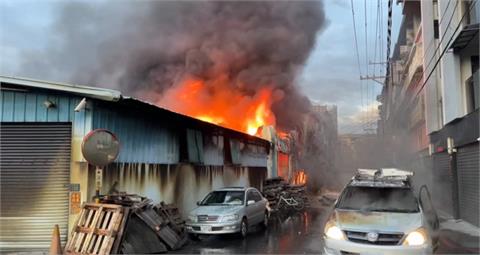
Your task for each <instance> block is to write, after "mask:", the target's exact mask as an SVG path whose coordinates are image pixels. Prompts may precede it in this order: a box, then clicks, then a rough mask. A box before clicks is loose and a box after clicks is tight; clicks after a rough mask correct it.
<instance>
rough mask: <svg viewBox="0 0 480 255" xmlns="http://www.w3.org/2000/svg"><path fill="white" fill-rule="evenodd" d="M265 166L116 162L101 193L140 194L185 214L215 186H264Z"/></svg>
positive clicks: (108, 170)
mask: <svg viewBox="0 0 480 255" xmlns="http://www.w3.org/2000/svg"><path fill="white" fill-rule="evenodd" d="M88 176H89V177H88V178H89V181H88V183H89V187H88V198H89V199H90V198H92V197H93V196H94V194H95V168H94V167H92V166H90V167H89V174H88ZM266 176H267V168H266V167H237V166H194V165H191V164H175V165H164V164H139V163H114V164H110V165H109V166H107V167H106V168H105V169H104V172H103V186H102V190H101V194H106V193H108V192H109V190H110V189H111V188H112V187H113V186H114V184H115V183H116V185H115V189H116V190H117V191H122V192H127V193H129V194H138V195H141V196H146V197H148V198H150V199H152V200H153V201H154V202H155V203H158V202H160V201H164V202H166V203H175V204H176V205H177V206H178V207H179V208H180V211H181V212H182V213H183V215H184V216H185V215H186V214H187V213H188V211H190V210H191V209H193V208H194V207H195V206H196V205H195V203H196V202H197V201H199V200H201V199H202V198H203V197H204V196H205V195H206V194H207V193H208V192H210V191H212V190H213V189H217V188H222V187H227V186H252V187H256V188H258V189H261V185H262V182H263V180H264V179H265V178H266Z"/></svg>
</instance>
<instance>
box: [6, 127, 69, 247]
mask: <svg viewBox="0 0 480 255" xmlns="http://www.w3.org/2000/svg"><path fill="white" fill-rule="evenodd" d="M70 148H71V125H70V124H65V123H53V124H47V123H45V124H35V123H5V122H2V123H1V126H0V180H1V181H0V182H1V183H0V184H1V195H0V196H1V202H2V204H1V209H0V251H36V250H48V248H49V245H50V241H51V238H52V237H51V235H52V231H53V226H54V225H55V224H58V225H59V227H60V234H61V240H62V243H63V244H65V241H66V236H67V225H68V207H69V204H68V203H69V197H68V194H69V193H68V192H69V190H68V184H69V183H70Z"/></svg>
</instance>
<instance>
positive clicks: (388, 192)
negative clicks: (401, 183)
mask: <svg viewBox="0 0 480 255" xmlns="http://www.w3.org/2000/svg"><path fill="white" fill-rule="evenodd" d="M336 208H338V209H347V210H361V211H377V212H418V211H419V209H418V204H417V200H416V199H415V196H414V194H413V192H412V190H410V189H405V188H378V187H377V188H374V187H354V186H348V187H347V188H346V189H345V190H344V191H343V192H342V194H341V196H340V199H339V200H338V203H337V206H336Z"/></svg>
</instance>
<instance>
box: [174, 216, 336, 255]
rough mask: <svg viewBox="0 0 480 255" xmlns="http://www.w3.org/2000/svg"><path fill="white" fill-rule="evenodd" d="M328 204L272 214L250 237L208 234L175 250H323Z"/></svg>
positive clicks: (239, 252)
mask: <svg viewBox="0 0 480 255" xmlns="http://www.w3.org/2000/svg"><path fill="white" fill-rule="evenodd" d="M327 214H328V210H327V209H326V208H316V209H310V210H309V211H306V212H302V213H297V214H294V215H290V216H283V217H272V218H271V220H270V223H269V227H268V228H267V229H263V228H261V227H257V228H255V229H251V230H250V232H249V235H248V237H247V238H245V239H242V238H240V237H238V236H236V235H219V236H205V237H202V238H201V240H200V241H191V242H190V243H189V244H188V245H187V246H185V247H184V248H183V249H181V250H178V251H175V252H174V253H177V254H182V253H189V254H191V253H202V254H203V253H214V254H247V253H249V254H285V253H288V254H293V253H295V254H305V253H308V254H320V253H322V250H323V241H322V233H323V229H322V228H323V224H324V222H325V220H326V217H327V216H328V215H327Z"/></svg>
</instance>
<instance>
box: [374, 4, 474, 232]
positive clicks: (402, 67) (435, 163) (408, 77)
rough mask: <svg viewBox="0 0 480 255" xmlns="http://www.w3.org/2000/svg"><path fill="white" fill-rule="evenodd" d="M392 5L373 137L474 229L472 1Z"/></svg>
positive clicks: (442, 208)
mask: <svg viewBox="0 0 480 255" xmlns="http://www.w3.org/2000/svg"><path fill="white" fill-rule="evenodd" d="M398 2H399V3H401V4H402V6H403V20H402V25H401V29H400V34H399V37H398V38H399V39H398V41H397V44H396V46H395V49H394V53H393V55H392V57H391V62H390V65H391V66H390V68H391V73H390V75H389V76H388V77H387V79H386V81H385V86H384V87H383V90H382V94H381V95H380V96H379V101H380V102H381V103H382V105H381V106H380V116H381V119H380V123H379V124H380V125H379V130H378V133H379V136H380V137H381V138H382V139H383V141H384V142H385V145H387V146H390V147H391V148H393V151H392V153H391V155H390V158H391V162H392V164H396V165H399V166H402V165H403V166H404V167H409V168H411V169H414V170H415V171H416V172H417V173H416V174H417V175H419V176H420V178H419V179H422V180H423V182H425V183H426V184H427V185H428V186H430V190H431V192H432V196H433V200H434V204H435V205H436V207H437V208H438V209H439V210H440V211H442V212H443V213H446V214H449V215H452V216H454V217H456V218H461V219H463V220H465V221H468V222H470V223H472V224H474V225H477V226H479V200H478V197H479V171H480V170H479V168H480V167H479V101H480V100H479V98H480V90H479V72H478V69H479V60H478V59H479V33H478V31H479V24H480V4H478V3H477V1H469V0H454V1H437V0H425V1H398ZM402 162H409V164H405V163H403V164H402Z"/></svg>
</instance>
